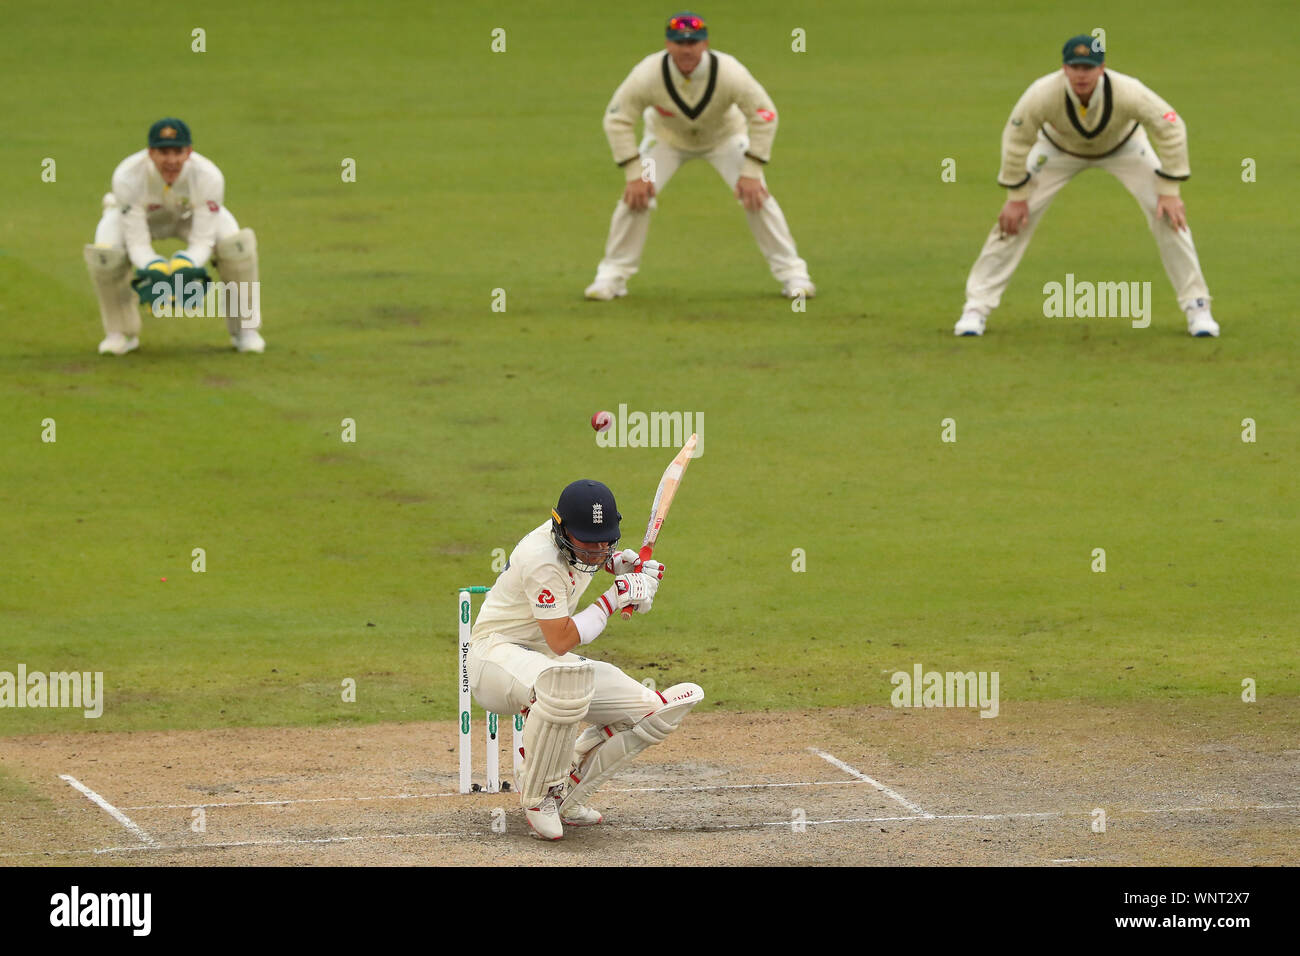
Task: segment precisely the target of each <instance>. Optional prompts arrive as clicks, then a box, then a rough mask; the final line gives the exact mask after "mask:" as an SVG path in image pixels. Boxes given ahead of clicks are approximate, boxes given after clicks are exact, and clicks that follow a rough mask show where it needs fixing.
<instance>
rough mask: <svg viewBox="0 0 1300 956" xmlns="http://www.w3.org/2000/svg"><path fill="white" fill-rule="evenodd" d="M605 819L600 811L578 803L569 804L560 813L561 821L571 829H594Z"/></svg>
mask: <svg viewBox="0 0 1300 956" xmlns="http://www.w3.org/2000/svg"><path fill="white" fill-rule="evenodd" d="M604 819H605V817H604V815H603V814H602V813H601V812H600V811H599V810H593V809H592V808H591V807H584V806H582V805H581V804H578V803H567V804H565V805H564V809H563V810H561V811H560V820H561V821H562V822H563V823H564V825H565V826H569V827H594V826H595V825H596V824H598V823H600V822H602V821H603V820H604Z"/></svg>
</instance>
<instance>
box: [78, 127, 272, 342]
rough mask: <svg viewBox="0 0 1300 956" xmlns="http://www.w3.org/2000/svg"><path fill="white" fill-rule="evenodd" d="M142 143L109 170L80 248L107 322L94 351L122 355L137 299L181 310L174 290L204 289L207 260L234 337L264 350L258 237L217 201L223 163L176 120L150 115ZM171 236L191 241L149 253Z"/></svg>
mask: <svg viewBox="0 0 1300 956" xmlns="http://www.w3.org/2000/svg"><path fill="white" fill-rule="evenodd" d="M148 142H149V147H148V148H147V149H142V150H140V151H139V152H138V153H132V154H131V155H130V156H128V157H127V158H126V159H124V160H122V162H121V163H119V164H118V166H117V169H115V170H114V171H113V191H112V192H111V193H108V194H107V195H106V196H104V203H103V205H104V215H103V217H102V218H101V219H100V220H99V226H98V227H96V229H95V242H94V244H93V245H88V246H86V248H85V258H86V267H87V269H88V270H89V271H90V280H91V282H92V283H94V286H95V294H96V295H97V296H98V298H99V314H100V318H101V319H102V320H103V323H104V341H102V342H100V343H99V352H100V354H101V355H125V354H126V353H127V352H130V351H132V350H134V349H136V348H138V347H139V345H140V305H153V304H154V303H155V302H165V303H166V304H168V305H170V306H171V307H172V308H174V309H177V310H181V309H183V307H184V305H185V303H184V302H182V301H176V300H175V299H174V296H173V291H174V290H175V289H176V288H177V287H178V285H179V288H180V289H181V290H183V291H186V292H187V291H188V290H196V291H197V290H206V288H207V283H208V281H209V276H208V273H207V270H206V268H205V267H206V266H207V265H208V264H209V263H211V264H212V265H214V266H216V267H217V269H218V271H219V272H220V274H221V279H222V280H223V281H222V285H223V292H224V295H225V298H224V300H223V302H224V306H223V310H224V314H225V319H226V329H227V331H229V333H230V344H231V345H233V346H234V347H235V348H236V349H238V350H239V351H241V352H261V351H263V350H264V349H265V348H266V342H265V341H264V340H263V339H262V336H261V334H260V333H259V331H258V329H259V328H260V327H261V324H262V316H261V306H260V285H259V283H258V279H257V237H256V236H255V235H254V234H253V230H252V229H240V228H239V223H238V222H236V221H235V217H234V216H233V215H232V214H231V212H230V210H229V209H227V208H226V207H225V206H224V205H223V202H224V200H225V190H226V182H225V178H224V177H223V176H222V175H221V170H220V169H218V168H217V166H216V164H215V163H213V162H212V161H211V160H210V159H208V158H207V157H206V156H201V155H200V154H198V153H196V152H194V147H193V144H192V141H191V139H190V129H189V127H188V126H186V125H185V123H183V122H182V121H181V120H178V119H175V118H168V119H161V120H159V121H158V122H156V123H154V124H153V126H151V127H150V128H149V140H148ZM172 237H175V238H179V239H182V240H184V241H186V242H188V243H189V245H188V246H187V247H186V248H185V249H184V250H182V251H181V252H178V253H176V254H175V255H173V256H172V257H171V258H170V259H165V258H163V257H162V256H160V255H158V253H156V252H155V251H154V248H153V240H154V239H166V238H172ZM184 298H185V299H186V300H188V299H189V296H188V295H185V296H184Z"/></svg>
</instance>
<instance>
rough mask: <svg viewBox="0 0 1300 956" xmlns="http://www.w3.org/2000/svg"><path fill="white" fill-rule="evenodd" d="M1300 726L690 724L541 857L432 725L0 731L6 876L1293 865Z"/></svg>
mask: <svg viewBox="0 0 1300 956" xmlns="http://www.w3.org/2000/svg"><path fill="white" fill-rule="evenodd" d="M1298 727H1300V702H1298V701H1291V700H1287V701H1280V702H1279V701H1270V702H1260V703H1250V704H1247V703H1240V702H1220V701H1215V702H1207V701H1204V700H1195V701H1189V700H1166V701H1149V702H1143V703H1141V704H1138V705H1133V704H1129V703H1124V704H1114V705H1110V704H1095V703H1077V702H1051V703H1006V704H1004V705H1003V708H1002V712H1001V714H1000V715H999V716H998V717H996V718H993V719H982V718H980V716H979V714H978V713H977V712H976V711H973V710H955V709H949V710H940V709H935V710H895V709H891V708H879V707H876V708H859V709H853V710H848V709H841V710H820V711H819V710H807V711H790V712H761V713H750V714H737V713H725V712H710V713H697V714H692V715H690V716H689V717H688V718H687V719H686V721H685V723H684V724H683V725H682V727H681V729H680V730H679V731H678V732H677V733H675V734H673V736H672V737H670V738H669V739H668V740H667V741H666V742H665V743H663V744H661V745H659V746H657V747H652V748H650V749H649V750H647V751H645V752H644V753H642V754H641V755H640V756H639V757H638V758H637V759H636V760H635V761H634V762H633V763H632V764H630V765H629V766H628V767H627V768H625V770H624V771H623V772H622V773H620V774H619V775H617V776H616V777H615V778H614V779H613V780H611V781H610V783H609V784H608V785H607V786H606V788H605V789H604V790H602V791H601V792H600V793H599V794H598V795H597V797H596V799H595V800H593V801H592V805H593V806H595V807H597V808H598V809H600V810H601V811H603V812H604V814H605V822H604V823H603V824H602V825H600V826H597V827H589V828H584V829H569V828H566V834H565V838H564V839H563V840H562V841H560V842H558V843H554V844H545V843H542V842H541V841H539V840H536V839H534V838H532V837H531V836H530V835H529V830H528V827H527V825H526V824H525V822H524V819H523V814H522V812H521V810H520V807H519V800H518V797H517V796H516V795H515V794H514V793H510V792H506V793H495V794H489V793H475V794H470V795H461V794H459V793H457V792H456V784H457V760H456V752H455V747H456V733H455V730H456V728H455V725H454V724H453V723H452V722H451V721H447V722H444V723H412V724H379V725H372V726H367V727H344V728H290V729H262V728H258V729H225V730H208V731H167V732H134V733H76V734H48V735H32V736H23V737H9V738H0V764H2V765H3V766H4V768H5V770H6V771H7V772H8V773H9V774H10V775H11V777H12V778H13V779H14V780H16V782H17V787H16V789H15V788H10V790H9V791H8V794H9V795H8V797H7V798H6V799H5V800H4V801H3V803H0V819H3V820H4V822H5V826H4V828H3V830H2V831H0V865H4V866H31V865H75V866H93V865H105V866H122V865H126V866H132V865H135V866H246V865H264V866H304V865H308V866H310V865H331V866H337V865H344V866H366V865H417V866H418V865H457V866H459V865H475V866H483V865H498V866H520V865H528V866H531V865H537V864H544V863H547V862H556V863H568V864H573V863H582V864H586V865H625V864H640V865H645V864H649V865H657V864H677V865H680V864H687V865H690V864H698V865H708V866H719V865H720V866H726V865H733V864H734V865H741V864H743V865H821V864H825V865H890V866H912V865H922V866H934V865H943V866H954V865H995V866H998V865H1006V866H1012V865H1015V866H1025V865H1028V866H1131V865H1147V866H1177V865H1212V866H1235V865H1240V866H1248V865H1261V864H1263V865H1283V864H1291V865H1295V864H1300V750H1298V749H1296V747H1297V743H1296V741H1297V740H1298V739H1300V734H1297V728H1298ZM475 730H476V731H477V732H476V734H475V740H474V743H475V746H476V747H477V748H478V749H477V751H476V753H475V771H476V775H475V779H476V780H477V781H480V782H481V781H482V780H483V775H482V768H483V751H482V742H483V733H482V720H481V719H476V720H475ZM503 736H504V738H505V741H504V742H503V749H504V748H506V747H508V746H509V742H508V741H509V733H508V732H507V733H506V734H504V735H503ZM501 766H502V767H503V768H505V769H508V768H509V767H510V755H509V753H503V754H502V759H501Z"/></svg>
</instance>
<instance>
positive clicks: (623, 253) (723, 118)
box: [586, 13, 817, 301]
mask: <svg viewBox="0 0 1300 956" xmlns="http://www.w3.org/2000/svg"><path fill="white" fill-rule="evenodd" d="M666 36H667V39H666V41H665V46H666V47H667V51H666V52H663V53H652V54H651V55H650V56H648V57H646V58H645V59H644V60H642V61H641V62H640V63H638V64H637V65H636V66H635V67H634V68H633V69H632V72H631V73H629V74H628V76H627V79H625V80H624V81H623V83H622V85H620V86H619V88H618V89H617V90H616V91H615V92H614V98H613V99H612V100H611V101H610V104H609V107H608V109H607V110H606V111H605V123H604V126H605V136H606V138H608V140H609V147H610V149H611V150H612V151H613V154H614V162H615V163H617V164H618V165H619V166H621V167H622V169H623V173H624V177H625V179H626V181H627V182H626V186H625V187H624V190H623V197H622V198H621V199H620V200H619V201H618V204H617V205H616V206H615V207H614V217H613V220H612V221H611V222H610V225H609V239H608V240H607V241H606V243H605V257H604V258H603V259H601V261H600V265H599V266H597V267H596V278H595V281H594V282H592V284H591V285H589V286H588V287H587V290H586V297H587V298H588V299H597V300H601V301H609V300H610V299H615V298H619V297H620V296H625V295H627V280H628V279H630V278H631V277H632V276H633V275H635V274H636V271H637V269H638V268H639V267H640V264H641V250H642V249H643V248H645V241H646V235H647V234H648V233H649V231H650V210H652V209H654V208H655V207H656V200H655V197H656V196H659V195H662V193H663V191H664V189H665V188H666V187H667V185H668V181H669V180H670V179H672V177H673V173H675V172H677V169H678V167H680V166H681V165H682V164H683V163H686V162H689V161H690V160H692V159H703V160H706V161H707V162H708V163H709V164H710V165H711V166H713V168H714V169H716V170H717V171H718V174H719V175H720V176H721V177H722V179H723V181H724V182H725V183H726V184H727V186H728V187H730V188H731V189H732V191H733V192H734V194H735V196H736V198H737V199H738V200H740V203H741V205H743V206H744V208H745V215H746V217H747V218H748V219H749V229H750V231H751V232H752V233H753V234H754V239H755V240H756V241H757V242H758V248H759V250H760V251H761V252H762V253H763V255H764V257H766V259H767V264H768V267H769V268H770V269H771V270H772V275H773V276H774V277H775V278H776V280H777V281H778V282H780V283H781V292H782V294H783V295H785V296H786V297H787V298H796V297H797V296H799V295H802V296H803V297H804V298H811V297H812V296H814V295H816V294H817V289H816V287H815V286H814V285H813V283H812V279H810V278H809V277H808V264H807V263H806V262H804V260H803V259H800V258H799V253H798V251H797V250H796V249H795V244H794V237H793V236H791V235H790V227H789V226H788V225H786V221H785V214H784V213H783V212H781V207H780V206H779V205H778V204H777V201H776V199H775V198H773V197H772V196H771V195H770V194H769V193H768V191H767V182H766V180H765V179H764V178H763V167H764V166H765V165H767V162H768V160H769V159H770V158H771V156H772V142H773V140H775V139H776V126H777V118H776V107H775V106H774V105H773V104H772V100H771V98H770V97H769V96H768V95H767V91H766V90H764V89H763V87H762V86H761V85H759V82H758V81H757V80H756V79H754V77H753V76H752V75H751V74H750V72H749V70H747V69H745V67H744V65H743V64H741V62H740V61H739V60H737V59H736V58H735V57H734V56H730V55H728V54H726V53H718V52H716V51H714V50H710V49H709V29H708V27H707V26H706V25H705V23H704V20H703V19H701V18H700V17H698V16H696V15H695V14H693V13H679V14H677V15H676V16H674V17H672V18H670V19H669V21H668V28H667V32H666ZM639 119H644V122H645V136H644V138H643V139H642V141H641V144H640V146H639V147H638V145H637V139H636V123H637V120H639Z"/></svg>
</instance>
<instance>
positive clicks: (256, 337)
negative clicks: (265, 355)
mask: <svg viewBox="0 0 1300 956" xmlns="http://www.w3.org/2000/svg"><path fill="white" fill-rule="evenodd" d="M230 344H231V345H233V346H234V347H235V348H237V349H238V350H239V351H241V352H257V353H259V354H260V353H262V352H265V351H266V340H265V339H264V338H262V336H261V335H260V334H258V331H257V329H240V330H239V332H238V334H236V335H232V336H231V337H230Z"/></svg>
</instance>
